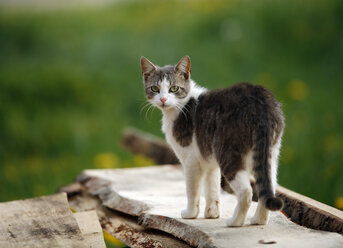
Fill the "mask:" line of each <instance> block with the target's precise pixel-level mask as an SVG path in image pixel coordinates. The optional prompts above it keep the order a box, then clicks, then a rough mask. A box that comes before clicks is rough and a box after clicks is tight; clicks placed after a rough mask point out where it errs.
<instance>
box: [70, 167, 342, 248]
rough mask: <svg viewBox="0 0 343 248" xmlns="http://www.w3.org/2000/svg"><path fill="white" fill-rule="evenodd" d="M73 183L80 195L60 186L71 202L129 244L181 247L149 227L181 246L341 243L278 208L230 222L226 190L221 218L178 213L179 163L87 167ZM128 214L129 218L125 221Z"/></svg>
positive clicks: (182, 201) (181, 203)
mask: <svg viewBox="0 0 343 248" xmlns="http://www.w3.org/2000/svg"><path fill="white" fill-rule="evenodd" d="M76 185H78V186H75V185H74V186H73V187H71V188H74V189H76V188H80V189H82V190H81V191H82V194H83V195H80V194H76V195H75V194H74V192H73V190H70V191H68V190H67V188H65V189H64V190H66V191H68V193H69V194H70V195H73V194H74V196H73V197H71V198H70V204H71V205H72V206H73V207H74V208H76V209H80V210H89V209H96V210H97V211H98V215H99V217H100V222H101V224H102V226H103V228H105V229H106V230H107V231H109V232H110V233H111V234H112V235H114V236H116V237H117V238H119V239H121V240H122V241H124V242H125V243H127V244H129V245H131V246H133V247H150V246H148V245H146V244H147V243H150V244H152V243H151V242H155V244H156V242H158V243H159V246H157V247H182V246H171V245H170V243H169V244H168V245H167V244H164V243H163V241H161V240H159V239H158V238H159V237H158V238H157V239H155V240H154V239H152V238H151V237H149V236H148V235H147V236H145V235H144V234H145V233H147V232H149V230H159V231H162V232H163V233H165V234H169V236H168V237H169V239H168V242H169V241H171V240H174V241H175V242H176V241H179V242H180V241H183V242H184V243H182V244H183V246H185V247H187V246H191V247H223V248H224V247H231V246H232V247H258V246H261V245H264V244H270V245H272V244H274V245H276V246H275V247H304V246H306V247H318V248H321V247H343V237H342V236H341V235H340V234H337V233H330V232H323V231H316V230H312V229H309V228H306V227H303V226H300V225H297V224H295V223H293V222H292V221H290V220H289V219H288V218H287V217H286V216H285V215H283V214H282V213H281V212H273V213H272V214H271V219H270V223H269V224H268V225H266V226H252V225H249V223H248V222H247V223H246V225H245V226H244V227H241V228H229V227H227V226H226V225H225V220H226V219H227V218H229V217H230V216H231V215H232V214H233V210H234V207H235V204H236V198H235V196H234V195H231V194H228V193H226V192H224V191H222V194H221V206H222V216H221V218H220V219H204V218H203V214H200V216H199V217H200V218H198V219H193V220H185V219H182V218H181V217H180V211H181V210H182V209H183V208H184V207H185V206H186V195H185V188H184V178H183V172H182V170H181V168H180V167H177V166H171V165H164V166H152V167H145V168H132V169H106V170H86V171H84V172H83V173H82V174H81V175H80V176H79V177H78V179H77V183H76ZM85 196H87V200H86V199H85V198H84V197H85ZM75 197H77V198H76V199H77V200H75ZM82 201H83V202H82ZM89 202H96V206H89ZM256 205H257V204H256V202H253V203H252V207H251V208H250V210H249V212H248V217H252V215H253V213H254V211H255V209H256ZM99 208H100V209H101V213H99V210H98V209H99ZM200 208H201V210H204V202H201V203H200ZM118 212H120V213H122V215H120V216H121V217H120V218H122V220H121V222H122V223H119V222H117V221H116V220H113V219H112V220H111V218H110V217H109V216H110V214H109V213H115V214H118ZM123 219H124V220H123ZM126 219H127V220H128V221H130V222H126V223H124V222H125V221H126ZM116 222H117V223H116ZM171 237H175V238H174V239H172V238H171ZM155 238H156V236H155ZM140 244H142V245H141V246H140ZM151 247H154V246H151Z"/></svg>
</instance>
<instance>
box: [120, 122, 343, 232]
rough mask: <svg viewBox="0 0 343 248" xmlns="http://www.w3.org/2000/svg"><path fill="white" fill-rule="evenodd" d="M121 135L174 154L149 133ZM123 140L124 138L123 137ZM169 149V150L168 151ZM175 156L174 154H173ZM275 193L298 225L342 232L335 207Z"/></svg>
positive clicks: (279, 191) (128, 131)
mask: <svg viewBox="0 0 343 248" xmlns="http://www.w3.org/2000/svg"><path fill="white" fill-rule="evenodd" d="M123 137H130V139H131V140H139V141H140V142H141V143H144V144H145V146H146V147H154V149H157V150H158V149H159V146H162V149H163V150H164V151H165V152H166V153H168V154H174V153H173V150H172V149H171V148H170V147H169V146H168V144H167V143H166V142H164V141H163V140H160V139H159V140H158V142H156V140H157V138H156V137H154V136H152V135H151V134H147V133H144V132H141V131H137V130H134V129H131V128H130V129H126V131H125V132H124V134H123ZM123 140H125V138H123ZM124 147H125V148H127V149H128V150H130V151H132V152H133V153H137V150H136V149H133V148H132V147H133V144H132V143H127V144H126V145H125V146H124ZM168 150H169V151H168ZM143 151H144V149H143ZM143 154H144V155H146V156H148V157H151V158H152V159H155V157H154V155H150V154H151V153H144V152H143ZM174 157H175V158H176V156H175V155H174ZM166 158H172V159H170V160H168V159H166V160H164V164H174V163H175V158H173V156H172V155H168V157H166ZM252 186H253V189H254V194H253V195H254V198H253V200H255V201H256V200H257V194H256V189H255V187H254V185H253V183H252ZM222 189H223V190H225V191H226V192H228V193H232V190H231V188H230V186H229V185H228V184H227V183H226V180H222ZM277 194H278V195H279V196H280V197H282V199H283V200H284V208H283V212H284V213H285V214H286V215H287V216H288V217H289V218H291V220H292V221H293V222H295V223H297V224H299V225H302V226H306V227H309V228H313V229H316V230H323V231H330V232H337V233H340V234H343V220H342V219H343V218H342V216H341V215H339V214H338V213H342V211H339V210H337V209H335V208H332V207H329V206H328V205H325V204H323V203H320V202H318V201H315V200H313V199H311V198H308V197H305V196H303V195H300V194H297V193H295V192H293V191H290V190H287V189H286V188H284V187H278V189H277Z"/></svg>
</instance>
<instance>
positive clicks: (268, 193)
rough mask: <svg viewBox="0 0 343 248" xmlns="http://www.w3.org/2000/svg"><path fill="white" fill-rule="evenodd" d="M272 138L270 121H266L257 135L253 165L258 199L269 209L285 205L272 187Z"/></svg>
mask: <svg viewBox="0 0 343 248" xmlns="http://www.w3.org/2000/svg"><path fill="white" fill-rule="evenodd" d="M271 138H272V137H271V130H270V128H269V125H268V121H266V123H263V124H262V125H260V127H259V128H258V129H257V131H256V135H255V142H254V143H255V146H254V167H253V169H254V174H255V178H256V184H255V186H256V188H257V192H258V200H259V201H260V200H261V201H262V203H263V205H264V206H265V207H266V208H268V209H269V210H280V209H281V208H282V207H283V201H282V200H281V199H280V198H279V197H275V194H274V191H273V189H272V178H271V177H272V173H271V161H270V157H271V148H270V144H271ZM275 169H276V168H275ZM274 176H276V175H274ZM274 180H276V179H274Z"/></svg>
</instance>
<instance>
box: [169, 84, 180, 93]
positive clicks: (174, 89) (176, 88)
mask: <svg viewBox="0 0 343 248" xmlns="http://www.w3.org/2000/svg"><path fill="white" fill-rule="evenodd" d="M178 90H179V86H175V85H174V86H172V87H170V89H169V92H176V91H178Z"/></svg>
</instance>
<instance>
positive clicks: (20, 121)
mask: <svg viewBox="0 0 343 248" xmlns="http://www.w3.org/2000/svg"><path fill="white" fill-rule="evenodd" d="M19 2H20V1H19ZM35 2H38V3H39V2H40V1H35ZM43 2H44V1H42V2H41V4H36V5H32V6H31V5H27V4H26V5H24V4H17V5H13V4H1V5H0V201H9V200H14V199H21V198H28V197H33V196H39V195H45V194H51V193H54V192H55V190H56V189H57V188H58V187H59V186H62V185H66V184H69V183H71V182H73V181H74V179H75V177H76V176H77V175H78V174H79V173H80V172H81V171H82V170H83V169H86V168H112V167H113V168H117V167H132V166H145V165H149V164H153V161H150V160H148V159H146V158H143V157H139V156H134V155H132V154H130V153H127V152H125V151H123V150H122V149H121V148H120V144H119V142H120V136H121V132H122V129H123V128H124V127H126V126H134V127H137V128H139V129H142V130H144V131H147V132H151V133H153V134H155V135H158V136H161V137H162V133H161V131H160V129H161V128H160V119H161V114H160V113H159V111H158V110H155V111H152V110H150V111H149V112H147V111H146V109H144V110H143V111H141V109H142V107H143V106H144V103H145V98H144V94H143V87H142V86H143V85H142V79H141V71H140V65H139V58H140V56H142V55H144V56H146V57H147V58H149V59H150V60H151V61H153V62H154V63H156V64H158V65H164V64H173V63H176V62H177V61H178V60H179V59H180V58H181V57H182V56H183V55H185V54H188V55H190V56H191V59H192V77H193V79H194V80H195V81H196V82H198V83H199V84H200V85H203V86H206V87H208V88H210V89H215V88H223V87H226V86H229V85H232V84H234V83H236V82H240V81H250V82H253V83H255V84H262V85H265V86H266V87H268V88H269V89H271V90H272V91H273V92H274V93H275V95H276V97H277V98H278V100H279V101H281V102H282V104H283V109H284V112H285V115H286V130H285V135H284V141H283V147H282V151H281V159H280V169H279V183H280V184H281V185H283V186H285V187H287V188H289V189H292V190H295V191H297V192H299V193H302V194H304V195H307V196H309V197H312V198H314V199H316V200H319V201H321V202H324V203H327V204H330V205H332V206H336V207H339V208H342V209H343V142H342V137H343V131H342V127H343V100H342V92H343V69H342V66H343V25H342V24H343V1H341V0H336V1H330V0H329V1H328V0H311V1H299V0H288V1H275V0H260V1H254V0H241V1H239V0H235V1H234V0H227V1H218V0H212V1H199V0H197V1H195V0H194V1H114V2H113V3H112V4H111V3H109V2H108V1H107V2H106V1H105V2H100V3H97V4H84V5H73V6H64V3H66V1H62V2H60V4H57V5H51V6H49V4H47V3H45V4H43ZM88 2H89V1H88ZM140 111H141V112H140Z"/></svg>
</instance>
